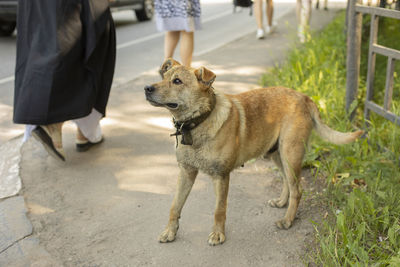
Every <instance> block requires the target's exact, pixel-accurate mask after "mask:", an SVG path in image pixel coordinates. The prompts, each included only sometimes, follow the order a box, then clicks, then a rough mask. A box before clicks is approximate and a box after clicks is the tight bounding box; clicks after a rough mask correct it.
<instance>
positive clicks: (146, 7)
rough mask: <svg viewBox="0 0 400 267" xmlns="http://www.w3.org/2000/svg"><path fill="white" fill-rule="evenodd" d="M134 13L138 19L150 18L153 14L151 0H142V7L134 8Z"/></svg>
mask: <svg viewBox="0 0 400 267" xmlns="http://www.w3.org/2000/svg"><path fill="white" fill-rule="evenodd" d="M135 13H136V17H137V19H138V20H139V21H145V20H151V19H152V18H153V15H154V2H153V0H143V9H140V10H135Z"/></svg>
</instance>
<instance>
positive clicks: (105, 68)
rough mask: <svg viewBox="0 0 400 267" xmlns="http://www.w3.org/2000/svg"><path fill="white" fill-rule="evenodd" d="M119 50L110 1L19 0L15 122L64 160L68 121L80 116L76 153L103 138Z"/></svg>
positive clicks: (78, 119)
mask: <svg viewBox="0 0 400 267" xmlns="http://www.w3.org/2000/svg"><path fill="white" fill-rule="evenodd" d="M115 53H116V41H115V28H114V23H113V19H112V16H111V12H110V9H109V6H108V0H19V1H18V19H17V59H16V69H15V92H14V118H13V120H14V123H21V124H27V125H33V126H31V127H27V132H28V133H27V134H26V135H28V136H29V132H30V131H32V130H33V132H32V135H33V136H34V137H35V138H36V139H38V140H39V141H40V142H41V143H42V144H43V145H44V146H45V148H46V149H47V150H48V151H49V152H50V154H51V155H53V156H56V157H57V158H59V159H62V160H65V158H64V151H63V149H62V141H61V140H62V138H61V131H62V130H61V129H62V124H63V122H64V121H67V120H76V123H77V125H78V135H77V150H78V151H85V150H87V148H89V147H90V146H91V145H93V144H97V143H99V142H101V141H102V136H101V130H100V125H99V120H100V119H101V118H102V117H104V116H105V113H106V106H107V101H108V97H109V94H110V88H111V84H112V79H113V75H114V67H115Z"/></svg>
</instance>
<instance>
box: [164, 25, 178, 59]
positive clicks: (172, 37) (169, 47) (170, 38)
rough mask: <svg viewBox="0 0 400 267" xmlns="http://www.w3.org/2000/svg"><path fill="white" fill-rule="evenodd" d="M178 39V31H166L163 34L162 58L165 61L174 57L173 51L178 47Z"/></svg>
mask: <svg viewBox="0 0 400 267" xmlns="http://www.w3.org/2000/svg"><path fill="white" fill-rule="evenodd" d="M179 37H180V32H179V31H168V32H166V33H165V40H164V57H165V59H167V58H169V57H173V56H174V51H175V48H176V46H177V45H178V42H179Z"/></svg>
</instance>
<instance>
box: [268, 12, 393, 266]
mask: <svg viewBox="0 0 400 267" xmlns="http://www.w3.org/2000/svg"><path fill="white" fill-rule="evenodd" d="M344 21H345V14H344V12H341V13H340V14H339V15H338V16H337V18H336V19H335V20H334V21H333V22H332V23H331V24H330V25H328V26H327V27H326V28H325V29H324V30H323V31H322V32H320V33H318V34H313V35H312V38H311V40H310V41H309V42H307V43H305V44H304V45H303V46H301V47H295V48H293V50H292V52H291V53H290V55H289V57H288V59H287V62H285V63H284V64H283V65H282V66H279V67H276V68H274V69H272V71H271V72H269V73H267V74H265V75H263V76H262V79H261V83H262V85H263V86H274V85H284V86H287V87H291V88H294V89H296V90H298V91H300V92H303V93H305V94H307V95H308V96H310V97H311V98H312V99H313V100H314V101H315V102H316V103H317V105H318V106H319V109H320V112H321V117H322V118H323V120H324V121H325V122H326V123H327V124H328V125H330V126H332V127H333V128H335V129H337V130H340V131H350V130H353V129H354V128H355V126H357V127H360V128H362V127H363V126H364V125H365V121H364V120H363V101H364V98H365V90H366V88H365V80H366V78H365V74H366V65H367V64H366V62H367V58H366V56H367V45H368V40H369V39H368V38H367V37H366V36H365V35H368V32H369V31H368V29H369V28H368V27H367V26H368V24H369V20H368V19H364V24H365V28H367V30H364V31H363V46H362V58H361V77H360V81H361V82H360V88H359V95H358V99H357V101H355V102H354V103H353V105H352V107H351V111H352V110H356V111H357V113H356V119H355V121H353V124H352V123H351V122H350V121H349V119H348V114H347V113H346V111H345V94H346V92H345V84H346V66H345V63H346V38H345V35H344V34H343V29H344ZM399 27H400V22H399V21H395V20H390V19H388V20H384V21H381V22H380V31H381V33H382V34H381V35H380V36H379V37H378V40H379V43H380V44H384V45H387V46H389V47H392V48H396V49H399V48H400V47H398V46H399V42H398V40H400V31H397V30H396V31H393V30H390V29H399ZM381 29H382V30H381ZM388 31H389V32H388ZM396 46H397V47H396ZM382 62H383V63H382ZM397 65H400V64H397ZM399 67H400V66H396V71H395V72H396V73H395V82H394V84H395V88H394V94H393V95H394V99H393V103H392V111H393V112H394V113H395V114H398V115H400V99H399V95H400V78H399V76H400V69H399ZM385 73H386V63H385V61H382V60H381V59H377V70H376V73H375V76H376V81H375V87H376V88H377V90H376V95H375V98H376V102H377V103H379V101H380V99H382V94H383V95H384V92H383V93H382V89H383V88H384V87H385V84H384V82H385ZM380 88H382V89H380ZM375 98H374V100H375ZM370 124H371V126H370V128H369V130H368V138H367V139H360V140H358V141H357V142H355V143H353V144H350V145H344V146H336V145H332V144H329V143H326V142H324V141H322V140H321V139H318V138H316V137H315V136H313V137H312V139H314V140H312V145H311V148H310V151H309V153H308V154H307V156H306V159H305V162H306V165H307V166H312V167H313V168H315V170H316V173H319V174H320V175H321V174H322V176H323V177H326V179H325V182H326V190H325V193H324V195H323V197H322V199H323V200H325V201H326V205H327V207H328V210H329V211H330V212H329V215H328V218H327V219H325V220H323V221H322V222H321V223H316V226H315V236H316V240H317V243H318V245H317V248H316V249H315V250H313V252H311V255H310V256H311V257H309V258H310V259H311V260H310V261H312V262H313V263H315V264H317V265H322V266H400V128H399V127H398V126H396V125H395V124H393V123H391V122H389V121H387V120H385V119H383V118H380V117H379V116H375V115H372V116H371V121H370Z"/></svg>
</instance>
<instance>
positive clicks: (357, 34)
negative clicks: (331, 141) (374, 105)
mask: <svg viewBox="0 0 400 267" xmlns="http://www.w3.org/2000/svg"><path fill="white" fill-rule="evenodd" d="M357 2H358V1H357V0H349V5H348V9H349V10H348V27H347V60H346V67H347V74H346V111H347V112H349V111H350V110H349V109H350V106H351V103H353V101H354V100H355V99H356V97H357V90H358V83H359V74H360V50H361V30H362V14H361V13H358V12H356V10H355V8H356V3H357ZM354 114H355V112H353V113H352V114H350V119H352V118H353V117H354Z"/></svg>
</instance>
